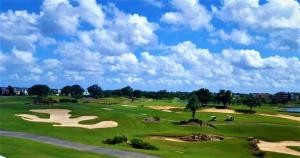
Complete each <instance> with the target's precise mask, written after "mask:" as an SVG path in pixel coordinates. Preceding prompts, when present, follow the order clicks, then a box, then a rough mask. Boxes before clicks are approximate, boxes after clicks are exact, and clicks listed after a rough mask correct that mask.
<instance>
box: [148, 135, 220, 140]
mask: <svg viewBox="0 0 300 158" xmlns="http://www.w3.org/2000/svg"><path fill="white" fill-rule="evenodd" d="M150 138H152V139H161V140H167V141H174V142H205V141H221V140H223V139H224V137H221V136H217V135H205V134H193V135H188V136H151V137H150Z"/></svg>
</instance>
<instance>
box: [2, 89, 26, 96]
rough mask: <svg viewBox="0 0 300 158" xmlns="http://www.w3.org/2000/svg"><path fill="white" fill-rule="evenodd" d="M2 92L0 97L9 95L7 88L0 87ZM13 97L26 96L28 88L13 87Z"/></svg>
mask: <svg viewBox="0 0 300 158" xmlns="http://www.w3.org/2000/svg"><path fill="white" fill-rule="evenodd" d="M0 88H1V90H2V95H9V90H8V88H7V87H0ZM13 90H14V95H28V91H27V90H28V88H24V87H13Z"/></svg>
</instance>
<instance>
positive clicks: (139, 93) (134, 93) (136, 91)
mask: <svg viewBox="0 0 300 158" xmlns="http://www.w3.org/2000/svg"><path fill="white" fill-rule="evenodd" d="M142 93H143V92H142V91H141V90H134V91H133V94H132V95H133V96H134V97H136V98H140V97H141V96H142Z"/></svg>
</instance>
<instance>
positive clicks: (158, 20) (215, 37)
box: [0, 0, 300, 93]
mask: <svg viewBox="0 0 300 158" xmlns="http://www.w3.org/2000/svg"><path fill="white" fill-rule="evenodd" d="M0 44H1V45H0V86H7V85H13V86H22V87H30V86H31V85H33V84H47V85H49V86H50V87H52V88H62V87H63V86H65V85H73V84H80V85H81V86H82V87H84V88H86V87H88V86H89V85H92V84H98V85H99V86H101V87H102V88H103V89H115V88H121V87H124V86H127V85H128V86H131V87H133V88H134V89H142V90H162V89H166V90H169V91H192V90H196V89H199V88H202V87H204V88H208V89H210V90H211V91H218V90H219V89H229V90H232V91H234V92H242V93H248V92H269V93H275V92H278V91H295V92H296V91H300V1H297V0H110V1H108V0H97V1H96V0H0Z"/></svg>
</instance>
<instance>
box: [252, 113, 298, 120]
mask: <svg viewBox="0 0 300 158" xmlns="http://www.w3.org/2000/svg"><path fill="white" fill-rule="evenodd" d="M258 115H261V116H270V117H278V118H285V119H289V120H294V121H300V117H297V116H291V115H285V114H276V115H271V114H264V113H258Z"/></svg>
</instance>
